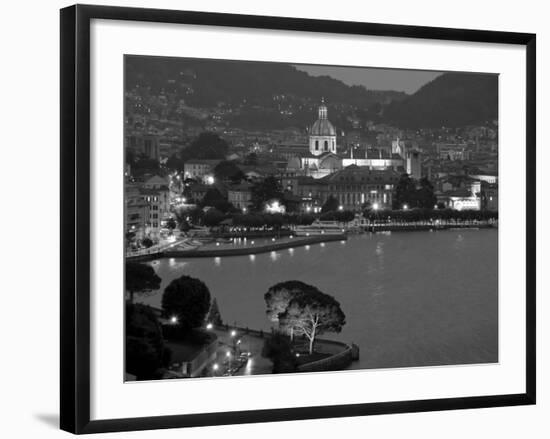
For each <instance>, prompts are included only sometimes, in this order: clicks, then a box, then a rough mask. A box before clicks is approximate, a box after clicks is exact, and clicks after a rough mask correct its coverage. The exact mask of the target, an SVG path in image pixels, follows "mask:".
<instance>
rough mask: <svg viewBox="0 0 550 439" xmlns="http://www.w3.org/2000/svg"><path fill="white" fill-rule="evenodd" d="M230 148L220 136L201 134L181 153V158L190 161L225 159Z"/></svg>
mask: <svg viewBox="0 0 550 439" xmlns="http://www.w3.org/2000/svg"><path fill="white" fill-rule="evenodd" d="M228 150H229V146H228V145H227V142H226V141H225V140H223V139H222V138H221V137H220V136H218V135H217V134H215V133H211V132H204V133H200V134H199V136H198V137H197V138H196V139H195V140H193V142H191V144H190V145H189V146H188V147H187V148H184V149H182V150H181V151H180V158H181V159H182V160H184V161H187V160H189V159H212V160H214V159H224V158H225V156H226V155H227V151H228Z"/></svg>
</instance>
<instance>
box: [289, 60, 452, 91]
mask: <svg viewBox="0 0 550 439" xmlns="http://www.w3.org/2000/svg"><path fill="white" fill-rule="evenodd" d="M295 67H296V68H297V69H298V70H303V71H304V72H307V73H309V74H310V75H312V76H323V75H326V76H330V77H332V78H334V79H339V80H340V81H342V82H344V83H345V84H347V85H363V86H365V87H366V88H367V89H370V90H395V91H404V92H405V93H409V94H412V93H414V92H416V91H417V90H418V89H419V88H420V87H422V86H423V85H424V84H426V83H428V82H430V81H431V80H432V79H434V78H436V77H438V76H439V75H441V74H442V72H433V71H428V70H401V69H375V68H368V67H334V66H314V65H298V64H295Z"/></svg>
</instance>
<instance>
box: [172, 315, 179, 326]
mask: <svg viewBox="0 0 550 439" xmlns="http://www.w3.org/2000/svg"><path fill="white" fill-rule="evenodd" d="M170 323H172V324H173V325H175V324H176V323H178V317H177V316H172V317H170Z"/></svg>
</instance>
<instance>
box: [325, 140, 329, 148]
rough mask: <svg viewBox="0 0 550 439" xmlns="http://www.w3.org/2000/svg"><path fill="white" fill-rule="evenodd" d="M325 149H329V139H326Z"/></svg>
mask: <svg viewBox="0 0 550 439" xmlns="http://www.w3.org/2000/svg"><path fill="white" fill-rule="evenodd" d="M325 151H328V140H325Z"/></svg>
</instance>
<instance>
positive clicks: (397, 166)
mask: <svg viewBox="0 0 550 439" xmlns="http://www.w3.org/2000/svg"><path fill="white" fill-rule="evenodd" d="M355 149H356V148H355V147H354V146H351V147H350V148H349V153H346V154H345V155H343V154H338V144H337V138H336V129H335V128H334V125H332V123H331V122H330V121H329V120H328V111H327V107H326V106H325V104H324V101H322V102H321V105H320V106H319V115H318V119H317V120H316V121H315V122H314V123H313V125H312V126H311V129H310V130H309V151H307V152H303V153H302V154H297V153H294V154H292V155H291V156H290V155H289V157H290V158H289V159H288V163H287V171H288V172H289V173H294V174H296V175H303V176H310V177H313V178H317V179H320V178H324V177H327V176H328V175H331V174H333V173H335V172H338V171H341V170H343V169H346V168H348V167H349V166H357V167H365V168H368V169H370V170H376V171H386V170H393V171H395V172H400V173H404V172H407V173H409V174H410V175H411V177H412V178H414V179H417V180H418V179H420V178H421V176H422V171H421V154H420V151H418V150H416V149H413V148H412V146H411V145H408V146H407V145H406V144H405V142H404V141H402V140H399V138H397V139H396V140H394V141H392V145H391V148H390V147H388V148H378V149H376V150H371V151H370V152H369V150H368V149H367V148H365V149H364V150H361V151H364V153H363V152H361V155H363V154H364V155H363V157H357V156H356V155H355V152H354V151H355ZM295 151H298V148H295Z"/></svg>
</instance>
